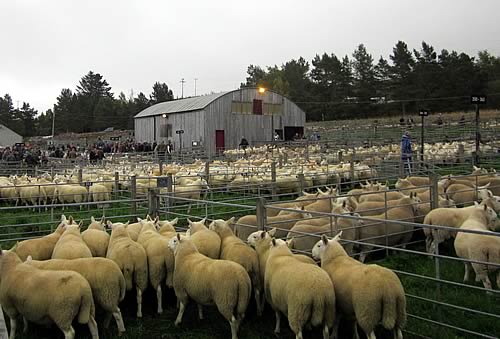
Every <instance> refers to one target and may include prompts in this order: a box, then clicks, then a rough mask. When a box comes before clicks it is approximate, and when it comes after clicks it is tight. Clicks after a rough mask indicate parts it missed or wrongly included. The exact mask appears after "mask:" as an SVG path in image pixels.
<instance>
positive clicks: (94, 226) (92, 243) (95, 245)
mask: <svg viewBox="0 0 500 339" xmlns="http://www.w3.org/2000/svg"><path fill="white" fill-rule="evenodd" d="M82 239H83V241H84V242H85V244H87V246H88V247H89V249H90V252H92V256H93V257H102V258H105V257H106V251H107V250H108V245H109V234H108V233H107V232H106V229H105V228H104V217H102V219H101V220H100V221H96V220H95V219H94V217H93V216H92V217H90V225H89V227H88V228H87V229H86V230H85V231H83V232H82Z"/></svg>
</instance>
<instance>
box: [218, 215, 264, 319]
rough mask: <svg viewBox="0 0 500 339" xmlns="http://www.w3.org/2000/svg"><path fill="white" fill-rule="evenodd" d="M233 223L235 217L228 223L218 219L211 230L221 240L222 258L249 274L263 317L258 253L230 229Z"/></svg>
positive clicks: (258, 311) (258, 307) (258, 309)
mask: <svg viewBox="0 0 500 339" xmlns="http://www.w3.org/2000/svg"><path fill="white" fill-rule="evenodd" d="M231 223H234V217H232V218H231V219H229V220H228V221H224V220H222V219H218V220H214V221H212V223H211V224H210V226H209V228H210V229H211V230H212V231H214V232H215V233H217V234H218V235H219V237H220V238H221V252H220V258H221V259H224V260H231V261H234V262H236V263H238V264H240V265H241V266H243V267H244V268H245V270H246V271H247V272H248V275H249V276H250V279H251V281H252V286H253V288H254V290H255V302H256V304H257V315H261V314H262V310H261V309H260V296H261V293H262V286H261V285H260V279H259V258H258V257H257V252H255V250H254V249H253V248H251V247H250V246H248V245H247V244H245V243H244V242H243V241H242V240H241V239H239V238H238V237H236V236H235V235H234V234H233V231H232V230H231V228H230V227H229V225H230V224H231Z"/></svg>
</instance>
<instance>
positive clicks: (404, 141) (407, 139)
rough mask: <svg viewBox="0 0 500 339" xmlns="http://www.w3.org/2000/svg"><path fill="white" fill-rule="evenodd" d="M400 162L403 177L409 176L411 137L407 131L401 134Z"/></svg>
mask: <svg viewBox="0 0 500 339" xmlns="http://www.w3.org/2000/svg"><path fill="white" fill-rule="evenodd" d="M401 160H402V162H403V167H404V172H405V175H410V174H411V161H412V149H411V136H410V132H409V131H406V132H405V133H404V134H403V137H402V138H401Z"/></svg>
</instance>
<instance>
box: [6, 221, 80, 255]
mask: <svg viewBox="0 0 500 339" xmlns="http://www.w3.org/2000/svg"><path fill="white" fill-rule="evenodd" d="M72 222H73V219H72V218H71V217H70V220H69V221H68V220H67V219H66V216H65V215H64V214H63V215H62V216H61V222H60V223H59V225H58V226H57V228H56V229H55V231H54V232H52V233H51V234H49V235H46V236H44V237H41V238H36V239H29V240H23V241H21V242H18V243H16V244H15V245H14V247H13V248H11V251H12V252H15V253H16V254H17V255H18V256H19V258H20V259H21V260H24V261H26V259H27V258H28V256H29V255H31V256H32V257H33V258H34V259H35V260H48V259H50V258H51V257H52V252H54V247H55V246H56V244H57V242H58V240H59V238H60V237H61V235H62V234H63V233H64V230H65V228H64V226H65V225H66V224H68V223H70V224H71V223H72Z"/></svg>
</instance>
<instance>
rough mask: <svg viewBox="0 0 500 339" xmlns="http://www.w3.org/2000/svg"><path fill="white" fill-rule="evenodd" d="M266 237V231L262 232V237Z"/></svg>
mask: <svg viewBox="0 0 500 339" xmlns="http://www.w3.org/2000/svg"><path fill="white" fill-rule="evenodd" d="M265 237H266V231H262V232H260V238H261V239H264V238H265Z"/></svg>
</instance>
